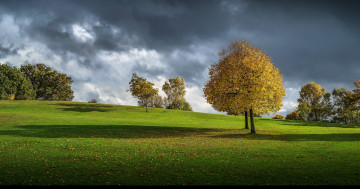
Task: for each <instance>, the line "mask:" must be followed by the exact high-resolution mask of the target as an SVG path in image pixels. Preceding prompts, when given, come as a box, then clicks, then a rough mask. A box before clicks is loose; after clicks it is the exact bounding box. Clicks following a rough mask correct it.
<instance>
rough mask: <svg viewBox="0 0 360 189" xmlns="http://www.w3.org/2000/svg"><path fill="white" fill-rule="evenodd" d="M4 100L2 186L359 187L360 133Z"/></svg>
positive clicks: (0, 105) (0, 110)
mask: <svg viewBox="0 0 360 189" xmlns="http://www.w3.org/2000/svg"><path fill="white" fill-rule="evenodd" d="M255 125H256V131H257V134H250V130H247V129H244V118H243V117H242V116H230V115H217V114H206V113H197V112H186V111H177V110H166V109H157V108H149V112H145V108H143V107H137V106H122V105H107V104H90V103H79V102H49V101H0V186H1V185H360V128H359V126H355V125H340V124H331V123H319V122H298V121H286V120H273V119H265V118H255Z"/></svg>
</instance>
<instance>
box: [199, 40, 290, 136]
mask: <svg viewBox="0 0 360 189" xmlns="http://www.w3.org/2000/svg"><path fill="white" fill-rule="evenodd" d="M218 56H219V61H218V63H217V64H212V65H211V67H210V69H209V75H210V80H209V81H208V82H207V83H206V84H205V87H204V88H203V91H204V95H205V97H206V100H207V102H208V103H210V104H211V105H212V106H213V107H214V109H216V110H218V111H223V112H232V113H233V114H241V112H244V111H250V117H251V118H252V117H253V115H254V114H260V115H263V114H269V113H270V112H274V113H276V112H277V111H279V110H280V107H281V106H282V100H283V96H285V89H284V85H283V81H282V76H281V74H280V72H279V69H278V68H276V67H275V66H274V65H273V64H272V63H271V58H270V57H269V56H267V55H266V53H265V52H263V51H262V50H261V49H260V48H257V47H255V46H252V45H251V44H250V43H249V42H247V41H234V42H233V43H231V44H230V45H229V46H228V47H227V48H225V49H223V50H221V51H220V52H219V53H218ZM251 132H252V133H255V128H254V124H253V121H252V131H251Z"/></svg>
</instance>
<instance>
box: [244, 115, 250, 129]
mask: <svg viewBox="0 0 360 189" xmlns="http://www.w3.org/2000/svg"><path fill="white" fill-rule="evenodd" d="M245 129H249V122H248V114H247V111H245Z"/></svg>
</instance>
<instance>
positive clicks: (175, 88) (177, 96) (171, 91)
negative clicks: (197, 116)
mask: <svg viewBox="0 0 360 189" xmlns="http://www.w3.org/2000/svg"><path fill="white" fill-rule="evenodd" d="M162 90H163V91H164V92H165V94H166V95H167V97H166V98H165V100H164V101H165V107H166V108H168V109H177V110H188V111H191V110H192V109H191V106H190V104H189V103H188V102H186V100H185V94H186V90H185V80H184V79H183V78H181V77H180V76H178V77H176V78H170V79H169V80H168V81H165V83H164V85H163V86H162Z"/></svg>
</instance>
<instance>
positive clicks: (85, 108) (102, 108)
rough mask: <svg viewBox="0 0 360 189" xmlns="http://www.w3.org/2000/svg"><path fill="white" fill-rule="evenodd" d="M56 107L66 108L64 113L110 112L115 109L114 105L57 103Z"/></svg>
mask: <svg viewBox="0 0 360 189" xmlns="http://www.w3.org/2000/svg"><path fill="white" fill-rule="evenodd" d="M54 105H56V106H64V108H61V109H62V110H63V111H76V112H93V111H97V112H109V111H113V110H114V109H115V107H114V106H112V105H105V104H95V103H89V104H73V103H57V104H54Z"/></svg>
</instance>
